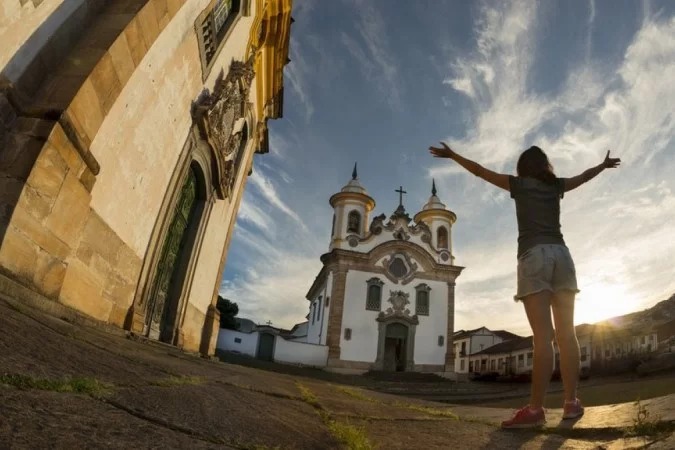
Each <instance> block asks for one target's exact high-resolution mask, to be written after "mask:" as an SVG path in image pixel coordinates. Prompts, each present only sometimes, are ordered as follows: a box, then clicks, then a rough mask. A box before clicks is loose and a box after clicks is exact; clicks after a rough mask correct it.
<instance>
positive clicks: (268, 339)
mask: <svg viewBox="0 0 675 450" xmlns="http://www.w3.org/2000/svg"><path fill="white" fill-rule="evenodd" d="M258 359H262V360H263V361H272V360H273V359H274V335H273V334H269V333H260V338H259V339H258Z"/></svg>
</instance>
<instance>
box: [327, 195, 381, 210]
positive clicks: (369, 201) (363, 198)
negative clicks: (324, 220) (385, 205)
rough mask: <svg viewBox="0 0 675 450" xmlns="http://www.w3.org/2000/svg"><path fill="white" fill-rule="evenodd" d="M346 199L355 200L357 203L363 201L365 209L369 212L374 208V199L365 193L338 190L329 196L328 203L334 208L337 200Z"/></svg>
mask: <svg viewBox="0 0 675 450" xmlns="http://www.w3.org/2000/svg"><path fill="white" fill-rule="evenodd" d="M346 200H355V201H357V202H359V203H363V204H365V205H366V211H368V212H370V211H372V210H373V209H374V208H375V200H374V199H373V198H372V197H371V196H369V195H366V194H360V193H358V192H338V193H337V194H333V195H331V197H330V200H328V201H329V203H330V206H332V207H333V208H335V205H336V204H337V203H338V202H342V201H346Z"/></svg>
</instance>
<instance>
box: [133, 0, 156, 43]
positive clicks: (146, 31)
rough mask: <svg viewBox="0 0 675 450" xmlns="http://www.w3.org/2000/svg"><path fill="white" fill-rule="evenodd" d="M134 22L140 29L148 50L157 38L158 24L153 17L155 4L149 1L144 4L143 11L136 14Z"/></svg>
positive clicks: (154, 16)
mask: <svg viewBox="0 0 675 450" xmlns="http://www.w3.org/2000/svg"><path fill="white" fill-rule="evenodd" d="M136 21H138V24H139V26H140V28H141V33H142V34H143V39H144V40H145V45H146V46H147V48H148V50H149V49H150V47H152V44H153V43H154V42H155V40H156V39H157V36H159V24H158V23H157V16H156V15H155V4H154V2H153V1H149V2H148V3H146V4H145V6H144V7H143V9H141V10H140V11H139V12H138V15H137V16H136Z"/></svg>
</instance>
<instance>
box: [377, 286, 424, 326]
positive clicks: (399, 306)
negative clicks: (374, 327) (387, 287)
mask: <svg viewBox="0 0 675 450" xmlns="http://www.w3.org/2000/svg"><path fill="white" fill-rule="evenodd" d="M409 297H410V294H407V293H405V292H403V291H389V299H387V301H388V302H389V303H391V307H389V308H387V309H386V310H384V311H382V312H381V313H380V314H379V315H378V316H377V320H378V321H385V320H390V319H392V318H397V319H404V320H406V321H407V322H410V323H413V324H417V323H419V321H418V319H417V315H411V314H410V310H409V309H408V308H407V305H409V304H410V300H408V298H409Z"/></svg>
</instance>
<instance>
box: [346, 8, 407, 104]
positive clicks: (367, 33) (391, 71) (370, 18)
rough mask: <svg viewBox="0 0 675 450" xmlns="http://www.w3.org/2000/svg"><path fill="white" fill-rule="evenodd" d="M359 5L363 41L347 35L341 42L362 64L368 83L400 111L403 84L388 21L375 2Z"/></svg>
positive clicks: (361, 38) (357, 23) (359, 30)
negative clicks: (392, 46)
mask: <svg viewBox="0 0 675 450" xmlns="http://www.w3.org/2000/svg"><path fill="white" fill-rule="evenodd" d="M355 3H357V4H358V10H359V15H358V21H357V22H356V24H355V26H356V31H357V33H358V37H360V40H357V39H356V38H355V37H353V36H350V35H349V34H347V33H344V32H343V33H342V34H341V36H340V39H341V41H342V43H343V44H344V46H345V47H346V48H347V50H348V51H349V53H350V54H351V55H352V56H353V57H354V58H355V59H356V60H357V61H358V63H359V66H360V68H361V70H362V71H363V72H364V73H365V75H366V78H367V79H368V81H369V82H371V83H372V84H373V85H374V88H375V89H377V90H379V91H380V93H381V94H382V97H383V98H384V99H385V100H386V101H387V102H388V103H389V105H390V106H391V107H392V108H394V109H400V108H401V94H400V92H399V89H400V88H401V83H400V81H399V76H398V69H397V68H396V64H395V61H394V58H393V53H392V52H391V49H390V48H389V44H388V40H387V29H386V27H385V23H384V20H383V19H382V16H381V15H380V13H379V12H378V11H377V9H375V8H374V7H373V5H372V3H371V2H367V1H361V0H355ZM359 41H360V42H359Z"/></svg>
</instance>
